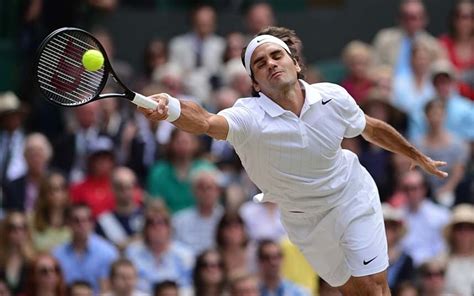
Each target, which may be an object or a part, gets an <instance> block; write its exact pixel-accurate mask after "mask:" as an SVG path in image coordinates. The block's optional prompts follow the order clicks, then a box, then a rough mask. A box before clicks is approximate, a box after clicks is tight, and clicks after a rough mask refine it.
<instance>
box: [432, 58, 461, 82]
mask: <svg viewBox="0 0 474 296" xmlns="http://www.w3.org/2000/svg"><path fill="white" fill-rule="evenodd" d="M442 74H443V75H446V76H448V77H449V78H451V79H456V72H455V70H454V67H453V65H452V64H451V62H450V61H448V60H445V59H441V60H437V61H435V62H434V63H433V64H432V65H431V80H433V82H434V79H435V78H436V77H438V75H442Z"/></svg>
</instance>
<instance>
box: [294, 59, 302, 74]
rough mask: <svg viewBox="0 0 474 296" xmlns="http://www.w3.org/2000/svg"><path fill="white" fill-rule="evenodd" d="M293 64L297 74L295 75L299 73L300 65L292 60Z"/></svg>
mask: <svg viewBox="0 0 474 296" xmlns="http://www.w3.org/2000/svg"><path fill="white" fill-rule="evenodd" d="M293 62H294V63H295V66H296V72H297V73H300V72H301V67H300V64H298V62H297V61H296V59H293Z"/></svg>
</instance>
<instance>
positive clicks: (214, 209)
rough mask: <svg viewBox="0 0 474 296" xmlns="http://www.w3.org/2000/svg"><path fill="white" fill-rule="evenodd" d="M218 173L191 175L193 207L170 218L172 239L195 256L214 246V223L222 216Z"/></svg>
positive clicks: (214, 170)
mask: <svg viewBox="0 0 474 296" xmlns="http://www.w3.org/2000/svg"><path fill="white" fill-rule="evenodd" d="M218 173H219V172H218V171H217V170H216V169H213V170H196V171H195V172H193V176H191V183H192V188H193V192H194V196H195V198H196V206H193V207H190V208H187V209H183V210H180V211H178V212H176V213H175V214H174V215H173V217H172V219H171V221H172V226H173V233H174V238H175V239H176V240H177V241H179V242H181V243H183V244H184V245H186V247H188V248H189V249H191V250H192V251H193V252H194V253H195V254H200V253H201V252H202V251H204V250H205V249H209V248H211V247H214V238H215V232H216V227H217V223H218V222H219V220H220V219H221V217H222V215H223V213H224V208H223V207H222V206H221V205H220V204H219V197H220V194H221V190H220V188H219V180H218V178H219V175H218Z"/></svg>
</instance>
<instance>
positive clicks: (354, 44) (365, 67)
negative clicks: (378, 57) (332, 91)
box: [341, 40, 374, 104]
mask: <svg viewBox="0 0 474 296" xmlns="http://www.w3.org/2000/svg"><path fill="white" fill-rule="evenodd" d="M372 55H373V54H372V48H371V47H370V45H368V44H366V43H364V42H362V41H359V40H354V41H351V42H349V44H347V45H346V46H345V47H344V50H343V52H342V60H343V61H344V64H345V66H346V68H347V69H348V75H347V77H346V78H345V79H344V80H343V81H342V82H341V86H343V87H344V88H345V89H346V90H347V92H348V93H349V94H350V95H351V96H352V97H353V98H354V99H355V100H356V102H357V103H359V104H360V103H362V102H363V101H364V100H365V99H366V97H367V95H368V92H369V90H370V89H371V88H372V87H373V86H374V82H373V81H372V80H371V77H370V75H369V74H370V70H371V66H372V63H373V57H372Z"/></svg>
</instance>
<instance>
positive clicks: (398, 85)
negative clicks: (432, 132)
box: [392, 39, 437, 138]
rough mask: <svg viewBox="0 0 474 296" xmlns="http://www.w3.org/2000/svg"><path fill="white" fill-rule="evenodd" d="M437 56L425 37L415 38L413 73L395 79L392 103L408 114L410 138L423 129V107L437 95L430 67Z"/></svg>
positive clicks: (417, 134)
mask: <svg viewBox="0 0 474 296" xmlns="http://www.w3.org/2000/svg"><path fill="white" fill-rule="evenodd" d="M436 58H437V55H436V52H435V51H434V50H433V49H432V48H431V47H430V46H429V44H428V43H427V42H426V41H425V40H424V39H415V40H414V41H413V46H412V51H411V67H412V69H413V73H412V74H405V75H401V76H396V77H395V78H394V81H393V96H392V99H393V102H392V103H393V104H394V105H395V107H397V108H399V109H400V110H401V111H403V112H405V113H406V114H407V115H408V117H409V122H408V136H409V137H410V138H414V137H416V136H419V135H420V131H422V130H423V123H424V120H423V118H424V117H423V107H424V106H425V104H426V103H427V102H428V101H429V100H431V99H433V97H434V96H435V90H434V87H433V84H432V82H431V77H430V74H431V72H430V71H431V70H430V69H431V64H432V63H433V61H434V60H435V59H436Z"/></svg>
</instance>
